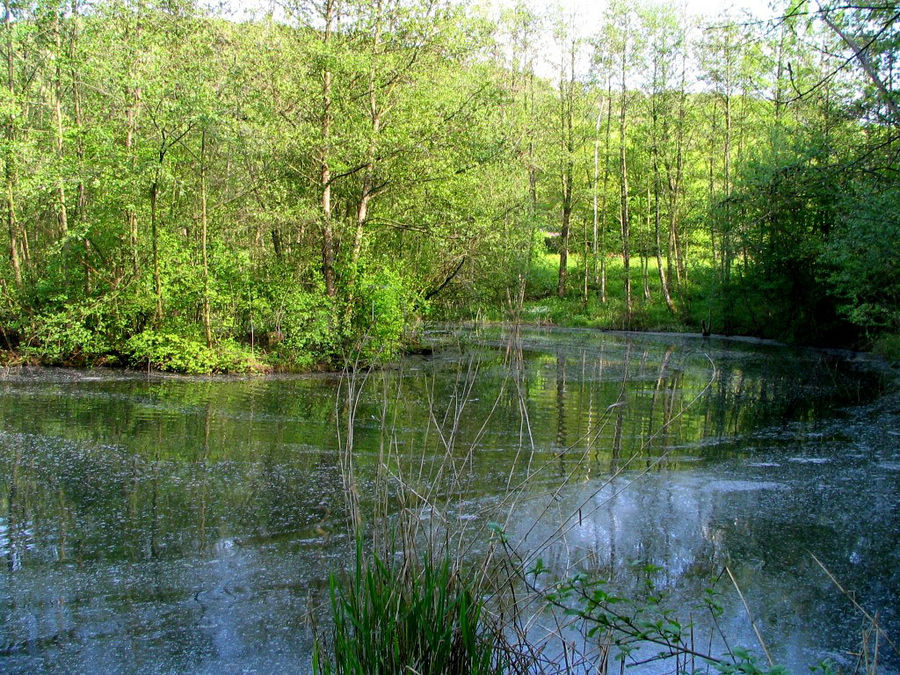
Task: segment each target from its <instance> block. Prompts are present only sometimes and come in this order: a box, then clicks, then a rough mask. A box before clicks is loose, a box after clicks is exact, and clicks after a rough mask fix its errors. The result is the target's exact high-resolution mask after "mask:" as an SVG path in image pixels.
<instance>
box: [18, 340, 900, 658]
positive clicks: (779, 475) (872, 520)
mask: <svg viewBox="0 0 900 675" xmlns="http://www.w3.org/2000/svg"><path fill="white" fill-rule="evenodd" d="M444 337H445V338H447V340H452V338H450V337H449V336H444ZM466 337H467V338H471V337H472V336H471V335H468V336H466ZM521 338H522V340H521V341H520V342H519V343H515V342H509V341H508V338H507V336H505V335H503V334H501V333H500V332H497V331H495V332H493V333H492V332H490V331H489V332H487V333H482V334H478V335H476V337H475V341H474V344H473V342H472V341H471V340H470V341H469V342H468V343H466V344H464V345H463V346H462V347H461V348H460V349H456V348H450V347H446V346H445V347H439V349H438V350H437V352H436V354H435V355H434V356H433V357H431V358H421V357H414V358H410V359H408V360H407V361H406V362H404V364H402V365H401V367H399V368H394V369H389V370H386V371H379V372H376V373H373V374H372V376H371V377H370V378H369V379H368V381H367V383H366V389H365V390H364V391H363V395H362V397H361V399H360V403H359V409H358V415H357V424H356V448H357V453H356V460H357V478H358V487H359V491H360V494H361V495H362V498H363V502H364V504H363V505H364V507H365V508H370V507H371V506H372V501H373V500H372V495H373V494H374V487H373V486H374V485H375V480H376V473H377V471H376V469H377V458H378V456H379V452H381V451H382V450H383V449H384V448H385V447H390V457H391V459H390V462H391V471H392V472H393V473H392V475H394V476H396V475H400V474H401V473H402V475H403V476H404V477H405V479H407V480H410V479H415V480H419V481H420V483H418V484H417V486H418V487H420V488H421V487H428V486H429V481H431V480H433V478H434V476H436V475H438V474H437V472H438V471H439V467H440V465H441V463H442V462H443V460H444V457H445V448H444V446H443V445H442V443H441V440H440V439H441V438H443V439H444V440H446V439H447V438H449V437H451V436H452V437H453V438H455V439H456V449H455V450H453V453H455V454H454V461H455V462H456V463H457V465H458V466H460V467H463V468H464V469H465V471H464V473H463V474H462V475H463V476H464V480H463V481H462V482H461V483H458V484H455V485H447V486H439V487H438V489H437V491H436V493H435V494H437V495H438V499H439V500H444V501H445V502H446V503H444V504H442V505H441V507H440V508H439V509H438V510H437V511H438V512H439V513H440V514H441V516H446V517H448V521H449V522H453V523H457V524H460V525H461V526H465V527H467V528H470V530H471V531H472V532H473V533H476V535H475V536H478V537H481V541H482V542H483V544H485V545H486V542H487V540H488V538H489V533H488V532H487V531H486V530H484V529H483V528H484V525H485V524H486V523H487V521H489V520H500V521H505V520H506V519H505V515H506V513H507V512H506V511H504V510H503V509H507V508H508V503H507V505H506V506H504V503H503V501H502V500H501V499H500V497H499V496H498V495H499V493H501V492H503V490H504V489H505V486H506V485H507V484H510V485H513V486H516V485H522V486H524V487H523V489H522V492H521V493H520V495H519V500H518V501H517V502H516V507H515V509H514V511H513V513H512V516H511V518H510V519H509V521H508V523H507V529H508V532H509V533H510V535H511V540H512V541H514V542H517V541H519V540H520V539H522V537H524V536H525V534H526V532H528V530H529V529H530V528H531V526H532V525H533V524H534V523H535V521H537V525H536V526H535V527H534V529H532V530H531V531H530V532H528V536H527V538H526V539H525V541H524V542H522V543H521V551H522V552H523V554H532V555H533V557H537V556H538V555H540V556H541V557H542V558H543V559H544V560H545V562H547V563H548V564H552V565H553V566H554V569H555V570H556V571H557V572H560V571H562V570H565V569H567V568H569V569H580V570H586V571H592V572H593V571H595V572H597V573H599V574H602V575H606V576H609V577H611V578H612V579H613V581H614V582H615V583H618V584H621V585H622V586H623V587H625V588H629V587H633V586H634V584H635V583H636V581H635V579H634V576H633V574H632V572H631V571H630V570H631V569H632V567H631V565H630V563H632V562H635V561H641V562H651V563H653V564H655V565H657V566H659V568H660V570H659V572H658V573H656V575H655V577H654V581H655V582H656V583H657V584H658V585H660V586H662V587H665V588H666V589H667V590H668V591H669V592H670V593H671V594H672V596H673V598H674V600H675V602H676V603H679V606H683V607H687V606H689V605H690V604H691V603H693V602H694V599H695V598H696V596H697V593H698V592H699V591H700V590H702V589H703V588H704V587H705V586H706V585H708V584H709V583H710V580H711V579H712V578H713V577H716V576H718V575H720V573H721V572H722V569H723V567H724V565H726V564H727V565H728V566H729V567H730V568H731V569H732V571H733V572H734V574H735V577H736V579H737V581H738V583H739V584H740V586H741V589H742V590H743V592H744V593H745V596H746V598H747V601H748V604H749V605H750V607H751V610H752V611H753V614H754V618H756V620H757V624H758V626H759V627H760V629H761V631H762V633H763V635H764V636H765V637H766V638H767V639H768V640H770V643H771V644H772V646H773V650H774V651H775V652H776V654H777V655H778V658H781V659H784V660H785V661H786V662H788V663H789V664H791V665H792V666H796V667H797V668H800V666H801V664H802V665H806V664H809V663H813V662H815V661H816V660H818V659H819V658H821V657H822V656H823V655H825V654H829V653H834V654H835V655H837V656H838V657H841V655H842V652H843V651H845V650H846V649H849V648H852V647H853V646H854V641H855V640H856V636H857V635H858V634H859V621H858V620H857V619H856V617H855V616H854V614H853V612H852V610H850V609H849V607H848V606H847V602H846V601H845V600H843V599H842V598H841V597H840V596H839V595H838V594H837V593H836V591H835V589H834V586H833V584H832V583H831V582H830V581H828V579H827V578H826V577H825V575H824V573H823V572H822V571H821V569H820V568H818V566H817V565H816V564H815V563H814V562H812V560H811V558H810V556H809V553H808V551H814V552H815V553H816V555H818V556H819V557H820V559H821V560H822V561H823V562H824V563H825V564H826V565H828V566H829V568H830V569H832V570H833V571H834V573H835V574H836V575H837V576H838V577H839V578H840V579H841V580H842V582H844V583H846V585H847V586H848V587H849V588H852V589H853V590H854V591H856V592H857V593H858V597H859V598H860V601H861V602H862V603H863V604H864V606H866V607H868V608H869V609H872V610H875V609H878V610H880V611H881V612H882V614H881V618H882V621H883V623H884V624H885V625H887V626H894V627H896V626H898V625H900V620H898V617H897V613H896V612H897V609H896V608H897V606H898V604H900V603H898V602H897V599H898V587H900V579H898V574H900V572H898V570H900V546H898V539H897V537H898V530H900V518H898V512H897V508H898V507H897V485H898V480H897V472H898V468H897V467H898V466H900V459H898V448H897V446H898V443H897V436H896V434H900V421H898V412H897V411H898V409H900V406H897V405H896V402H893V399H891V398H887V399H882V401H881V402H879V403H877V404H875V405H871V404H866V405H862V406H859V407H851V408H845V407H844V406H847V405H851V404H857V403H858V402H863V403H865V401H866V400H867V399H866V397H867V396H868V397H869V398H872V397H874V396H875V395H876V394H877V393H878V391H879V386H880V385H879V377H878V376H877V375H873V374H872V371H871V370H867V368H866V367H865V365H864V364H862V365H857V364H855V363H852V362H846V361H842V360H841V359H839V358H835V357H832V356H829V355H826V354H824V353H822V352H815V351H803V350H790V349H785V348H780V347H777V346H773V345H768V344H763V345H760V344H752V343H743V342H739V343H730V342H725V341H716V340H712V341H702V340H699V339H690V338H677V337H672V336H658V335H657V336H654V335H648V336H630V335H624V334H599V333H595V332H586V331H547V330H538V331H526V332H524V333H523V334H522V335H521ZM445 344H446V341H445ZM337 382H338V380H337V378H336V377H333V376H317V377H300V378H298V377H274V378H256V379H240V378H228V379H221V380H218V379H208V378H149V379H148V378H146V377H145V376H143V375H140V374H124V373H112V374H111V375H109V376H107V375H106V374H97V373H86V374H84V373H82V374H79V373H77V372H72V371H59V370H52V371H42V370H31V371H23V372H22V373H21V375H20V376H18V377H15V376H11V375H6V376H5V378H0V559H2V560H3V564H4V571H3V572H2V573H0V670H7V671H14V672H18V671H21V672H27V671H32V670H35V669H44V670H48V671H83V670H86V669H88V668H90V669H91V670H95V671H111V670H121V669H122V668H125V669H126V670H127V669H128V668H129V667H130V666H128V667H126V666H123V664H134V665H133V670H144V671H146V670H151V671H190V672H212V671H222V670H223V669H224V671H226V672H230V671H243V670H254V669H256V670H272V669H278V670H282V671H293V670H298V669H303V668H306V667H308V665H309V653H310V632H309V629H308V627H307V626H306V624H305V623H304V621H305V619H306V617H307V615H308V612H309V607H310V599H312V600H311V601H312V603H313V605H315V603H317V602H320V601H321V600H322V598H323V597H324V588H325V585H326V583H327V577H328V573H329V572H331V571H333V570H336V569H341V568H344V567H345V566H346V564H347V562H348V560H349V556H348V554H347V552H348V546H347V543H348V542H347V540H346V538H345V536H344V535H343V532H344V527H343V523H344V522H345V516H344V500H343V495H342V493H341V476H340V470H339V462H338V456H337V450H336V448H337V442H336V429H337V428H338V424H339V423H341V422H342V421H343V420H344V415H345V411H344V410H343V409H341V407H340V406H337V407H336V406H335V398H334V397H335V392H336V388H337ZM469 387H471V388H470V389H469ZM464 390H468V395H464V394H463V393H462V392H463V391H464ZM386 396H387V400H388V401H389V404H388V405H387V406H385V404H384V401H385V397H386ZM523 411H524V413H525V414H526V416H527V423H523ZM386 429H388V430H389V431H387V432H386ZM438 429H440V432H438ZM469 450H472V454H471V457H470V458H469V459H467V460H466V461H463V457H467V456H468V453H469ZM616 471H619V472H620V473H619V475H618V476H617V477H615V478H614V479H612V480H611V481H610V479H609V476H610V475H611V473H613V472H616ZM560 485H563V488H562V489H561V490H559V493H558V495H557V496H556V497H555V498H553V497H552V496H553V495H554V494H555V493H556V491H557V489H558V488H559V486H560ZM548 507H549V508H548ZM426 512H427V510H423V517H424V516H425V515H426ZM559 527H562V530H563V531H564V533H565V537H564V541H560V537H559V536H558V535H559V533H558V532H557V529H558V528H559ZM544 541H548V542H551V543H552V544H553V545H552V546H548V547H546V548H544V549H541V550H536V549H537V547H539V545H540V544H541V543H542V542H544ZM725 582H727V578H726V579H725V581H724V582H723V581H722V580H720V581H719V582H718V584H717V589H718V590H719V591H720V592H721V595H722V598H723V605H725V606H726V609H727V612H726V615H725V616H724V617H723V619H722V621H723V623H724V628H725V630H726V632H728V633H729V634H731V635H734V636H737V639H736V641H737V642H740V643H743V644H745V645H748V646H753V645H754V644H755V638H754V637H753V635H752V632H750V628H749V624H748V622H747V618H746V615H745V612H744V610H743V608H742V607H741V606H740V603H739V600H738V599H737V598H736V594H735V593H734V592H733V590H732V589H731V588H730V586H729V585H728V583H725ZM842 658H843V657H842Z"/></svg>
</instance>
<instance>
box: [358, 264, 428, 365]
mask: <svg viewBox="0 0 900 675" xmlns="http://www.w3.org/2000/svg"><path fill="white" fill-rule="evenodd" d="M358 288H359V292H358V294H357V296H356V298H355V299H354V304H353V307H352V312H353V317H352V322H351V326H350V331H351V333H350V335H349V336H348V337H349V338H350V340H351V342H352V343H353V346H354V347H355V348H357V349H358V351H359V352H360V355H361V356H362V357H363V359H365V360H369V361H371V360H389V359H391V358H394V357H395V356H396V355H397V354H398V353H399V352H400V350H401V348H402V347H403V344H404V342H405V339H406V337H407V330H408V328H409V327H410V326H411V325H412V324H413V323H414V321H413V320H414V319H415V317H416V316H417V307H416V305H417V300H418V299H419V296H418V293H417V292H416V291H415V290H414V289H413V287H412V283H411V281H410V280H409V279H408V278H407V277H406V276H404V275H403V273H402V272H401V271H399V270H396V269H393V268H390V267H380V268H378V269H376V270H374V271H365V272H364V273H363V274H362V275H361V276H360V279H359V284H358Z"/></svg>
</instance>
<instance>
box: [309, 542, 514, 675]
mask: <svg viewBox="0 0 900 675" xmlns="http://www.w3.org/2000/svg"><path fill="white" fill-rule="evenodd" d="M330 586H331V609H332V615H333V619H334V640H333V645H332V653H331V654H329V655H325V654H323V650H322V647H321V645H320V644H317V648H316V655H315V657H314V661H313V669H314V672H317V673H323V674H327V673H355V674H360V675H361V674H363V673H401V672H415V673H422V675H439V674H448V675H449V674H454V673H458V674H459V675H462V674H464V673H465V674H468V673H500V672H502V667H501V663H500V662H499V657H498V656H497V655H495V652H494V649H493V644H492V641H491V636H490V633H489V632H488V631H487V630H486V627H485V619H484V618H483V606H482V603H481V602H480V601H479V599H478V597H477V595H476V593H475V592H474V590H473V589H472V588H471V587H470V586H469V584H468V583H467V582H466V581H465V580H464V579H463V578H462V577H461V576H460V571H459V570H456V569H454V568H453V566H452V565H451V563H450V560H449V559H447V558H445V559H444V560H443V561H442V562H440V563H435V562H433V561H431V560H430V559H427V558H426V559H425V560H423V561H421V563H420V564H418V565H415V564H414V565H412V566H407V565H401V564H400V563H397V562H389V561H385V560H382V559H381V558H379V557H378V556H377V555H373V556H372V557H371V558H370V559H365V558H364V556H363V554H362V547H361V545H360V546H358V547H357V557H356V565H355V568H354V570H353V574H352V575H351V577H350V578H349V579H347V580H346V581H344V580H342V579H339V578H338V577H337V576H335V575H332V577H331V582H330Z"/></svg>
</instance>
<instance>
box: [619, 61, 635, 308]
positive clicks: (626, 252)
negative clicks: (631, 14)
mask: <svg viewBox="0 0 900 675" xmlns="http://www.w3.org/2000/svg"><path fill="white" fill-rule="evenodd" d="M625 57H626V49H625V47H623V48H622V89H621V95H622V100H621V102H620V111H619V175H620V181H619V199H620V209H619V220H620V224H621V226H622V267H623V273H624V279H625V316H626V319H627V321H628V323H631V314H632V304H631V269H630V264H631V251H630V245H631V241H630V239H631V232H630V228H631V225H630V214H629V212H628V164H627V163H626V161H625V119H626V107H627V105H626V104H627V101H626V96H627V90H626V88H625V84H626V83H625Z"/></svg>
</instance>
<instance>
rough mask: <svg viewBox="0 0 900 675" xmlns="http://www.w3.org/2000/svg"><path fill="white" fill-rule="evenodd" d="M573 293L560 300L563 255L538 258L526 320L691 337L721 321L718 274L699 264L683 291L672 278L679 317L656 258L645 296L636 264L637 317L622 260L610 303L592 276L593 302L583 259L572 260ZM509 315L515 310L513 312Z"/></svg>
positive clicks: (528, 287)
mask: <svg viewBox="0 0 900 675" xmlns="http://www.w3.org/2000/svg"><path fill="white" fill-rule="evenodd" d="M568 260H569V265H568V285H567V286H568V292H567V295H566V297H565V298H560V297H559V296H558V295H557V279H558V273H559V255H558V254H556V253H543V254H540V255H538V256H536V257H535V258H534V260H533V263H532V267H531V270H530V273H529V276H528V279H527V280H526V284H525V293H524V296H523V297H522V305H521V308H518V312H519V314H518V316H517V318H519V319H520V320H521V321H523V322H525V323H530V324H538V325H558V326H572V327H584V328H600V329H610V330H647V331H668V332H688V331H696V332H699V331H700V326H701V321H704V320H708V319H709V318H710V316H711V315H712V316H715V315H716V314H717V313H718V311H719V310H720V308H719V306H718V305H719V304H720V303H718V302H717V298H716V295H715V292H714V291H713V290H712V289H713V288H714V285H713V284H712V281H713V279H714V273H713V270H712V269H711V268H710V269H707V266H704V265H703V264H698V265H696V266H695V267H693V268H691V269H689V270H688V278H689V280H685V281H684V282H683V284H684V285H683V287H682V288H681V289H676V288H675V281H674V280H672V279H670V280H669V285H670V292H671V294H672V297H673V298H680V301H679V300H678V299H676V310H677V311H676V312H675V313H673V312H672V311H670V310H669V308H668V307H667V306H666V303H665V299H664V296H663V293H662V285H661V282H660V279H659V272H658V269H657V264H656V259H655V258H651V259H649V260H648V269H647V287H648V290H649V298H647V297H646V296H645V294H644V285H643V277H642V272H641V268H640V261H639V259H638V258H634V259H633V260H632V264H631V268H630V277H631V296H632V309H631V313H630V315H629V313H628V312H627V311H626V304H625V269H624V264H623V261H622V259H621V257H611V258H608V259H607V262H606V267H607V271H606V300H605V301H603V299H602V298H601V291H600V286H599V284H598V283H597V282H596V280H595V279H594V277H593V274H590V272H589V275H590V276H589V279H588V281H589V284H588V294H587V298H585V295H584V265H583V260H582V256H579V255H578V254H570V255H569V259H568ZM506 309H507V314H508V313H509V311H508V310H509V308H508V307H507V308H506ZM488 318H490V319H493V320H503V319H506V318H508V317H507V316H504V315H503V313H502V312H501V311H500V310H499V309H494V310H491V311H489V313H488Z"/></svg>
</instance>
